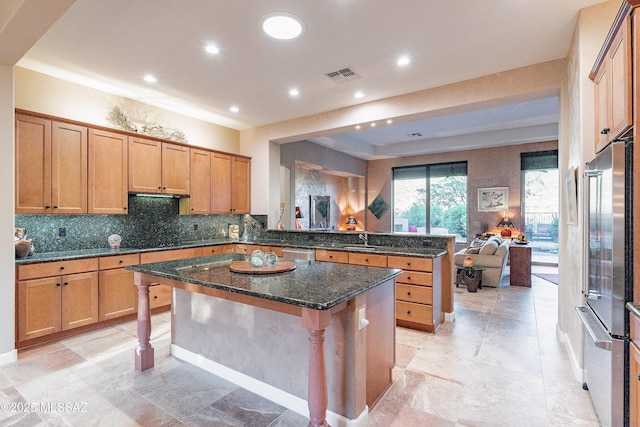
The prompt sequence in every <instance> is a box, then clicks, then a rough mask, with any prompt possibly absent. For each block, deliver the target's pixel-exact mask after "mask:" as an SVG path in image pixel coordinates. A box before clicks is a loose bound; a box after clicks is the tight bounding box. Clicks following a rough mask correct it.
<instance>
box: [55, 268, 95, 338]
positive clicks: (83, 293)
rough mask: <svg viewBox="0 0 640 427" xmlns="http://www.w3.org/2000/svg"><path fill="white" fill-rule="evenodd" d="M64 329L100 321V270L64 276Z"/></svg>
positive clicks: (62, 296)
mask: <svg viewBox="0 0 640 427" xmlns="http://www.w3.org/2000/svg"><path fill="white" fill-rule="evenodd" d="M61 298H62V305H61V306H62V330H63V331H64V330H67V329H72V328H77V327H79V326H84V325H89V324H91V323H95V322H97V321H98V272H97V271H94V272H91V273H79V274H70V275H68V276H62V295H61Z"/></svg>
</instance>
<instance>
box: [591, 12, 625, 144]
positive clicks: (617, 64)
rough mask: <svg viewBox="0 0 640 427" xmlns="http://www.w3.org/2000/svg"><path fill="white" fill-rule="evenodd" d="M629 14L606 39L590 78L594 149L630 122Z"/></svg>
mask: <svg viewBox="0 0 640 427" xmlns="http://www.w3.org/2000/svg"><path fill="white" fill-rule="evenodd" d="M631 73H632V60H631V16H627V17H626V18H625V19H624V20H623V21H621V23H620V26H619V27H618V28H617V31H616V32H615V33H612V37H611V38H608V39H607V41H606V43H605V45H604V46H603V51H602V52H601V55H600V56H599V57H598V61H597V62H596V65H595V66H594V70H593V71H592V73H591V75H590V77H591V78H592V79H593V82H594V86H595V112H596V116H595V132H596V134H595V141H596V152H599V151H601V150H602V149H604V148H605V147H606V146H607V145H608V144H609V143H610V142H612V141H613V140H614V139H615V138H618V137H619V136H621V135H622V134H624V133H625V132H626V131H627V130H628V129H629V128H630V127H631V126H632V124H633V100H632V98H631V94H632V79H631Z"/></svg>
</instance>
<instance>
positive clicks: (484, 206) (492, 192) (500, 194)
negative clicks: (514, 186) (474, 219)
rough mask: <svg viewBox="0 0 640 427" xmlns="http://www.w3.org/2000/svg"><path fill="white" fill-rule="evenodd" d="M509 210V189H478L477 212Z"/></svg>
mask: <svg viewBox="0 0 640 427" xmlns="http://www.w3.org/2000/svg"><path fill="white" fill-rule="evenodd" d="M507 209H509V187H493V188H478V212H495V211H506V210H507Z"/></svg>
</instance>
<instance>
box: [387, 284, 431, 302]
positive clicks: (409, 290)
mask: <svg viewBox="0 0 640 427" xmlns="http://www.w3.org/2000/svg"><path fill="white" fill-rule="evenodd" d="M396 299H397V300H401V301H407V302H415V303H417V304H429V305H431V303H432V302H433V289H432V288H429V287H427V286H412V285H403V284H401V283H396Z"/></svg>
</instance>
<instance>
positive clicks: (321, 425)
mask: <svg viewBox="0 0 640 427" xmlns="http://www.w3.org/2000/svg"><path fill="white" fill-rule="evenodd" d="M330 321H331V313H330V312H329V311H328V310H312V309H308V308H303V309H302V324H303V325H304V327H305V328H307V330H308V331H309V391H308V404H309V418H310V420H309V427H330V426H329V424H327V421H326V418H327V401H328V397H327V368H326V365H325V360H324V330H325V329H326V328H327V326H329V323H330Z"/></svg>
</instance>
